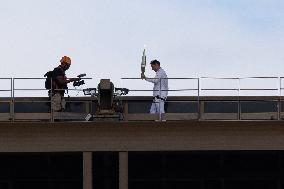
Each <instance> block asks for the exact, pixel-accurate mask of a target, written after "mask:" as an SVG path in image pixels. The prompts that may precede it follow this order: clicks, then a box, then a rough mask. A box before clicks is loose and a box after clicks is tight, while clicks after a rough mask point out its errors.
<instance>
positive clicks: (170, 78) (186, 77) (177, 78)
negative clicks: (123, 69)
mask: <svg viewBox="0 0 284 189" xmlns="http://www.w3.org/2000/svg"><path fill="white" fill-rule="evenodd" d="M121 79H141V78H140V77H123V78H121ZM147 79H196V80H197V79H199V78H196V77H184V78H182V77H172V78H150V77H148V78H147ZM141 80H142V79H141ZM143 80H144V79H143Z"/></svg>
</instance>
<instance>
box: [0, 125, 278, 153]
mask: <svg viewBox="0 0 284 189" xmlns="http://www.w3.org/2000/svg"><path fill="white" fill-rule="evenodd" d="M283 139H284V122H283V121H167V122H154V121H153V122H150V121H147V122H85V123H83V122H68V123H66V122H65V123H64V122H63V123H28V122H26V123H23V122H21V123H1V124H0V152H78V151H80V152H82V151H90V152H91V151H186V150H284V140H283Z"/></svg>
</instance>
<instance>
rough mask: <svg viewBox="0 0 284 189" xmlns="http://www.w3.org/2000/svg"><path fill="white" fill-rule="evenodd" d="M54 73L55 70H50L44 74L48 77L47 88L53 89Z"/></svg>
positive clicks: (46, 80)
mask: <svg viewBox="0 0 284 189" xmlns="http://www.w3.org/2000/svg"><path fill="white" fill-rule="evenodd" d="M52 74H53V71H48V72H46V74H44V77H46V79H45V88H46V89H48V90H50V89H51V81H52Z"/></svg>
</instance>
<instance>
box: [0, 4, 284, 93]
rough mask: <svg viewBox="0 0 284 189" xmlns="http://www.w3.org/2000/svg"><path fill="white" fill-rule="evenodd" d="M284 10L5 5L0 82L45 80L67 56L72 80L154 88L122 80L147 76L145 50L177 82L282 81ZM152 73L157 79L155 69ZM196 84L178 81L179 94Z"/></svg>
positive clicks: (0, 11)
mask: <svg viewBox="0 0 284 189" xmlns="http://www.w3.org/2000/svg"><path fill="white" fill-rule="evenodd" d="M283 10H284V1H282V0H237V1H236V0H155V1H153V0H119V1H118V0H80V1H79V0H77V1H75V0H60V1H59V0H25V1H21V0H9V1H4V0H0V24H1V30H0V62H1V65H2V66H1V69H0V74H1V76H0V77H8V78H18V77H36V78H37V77H43V75H44V74H45V73H46V72H47V71H49V70H52V69H53V68H54V67H56V66H58V65H59V60H60V59H61V57H62V56H64V55H67V56H70V57H71V59H72V65H71V67H70V69H69V70H68V71H67V72H66V74H67V76H68V77H75V76H76V75H78V74H80V73H86V74H87V76H88V77H91V78H93V79H92V80H87V81H86V83H87V84H86V85H85V86H84V87H82V88H86V87H96V86H97V84H98V83H99V81H100V79H104V78H109V79H111V81H112V82H113V83H114V84H115V86H117V87H127V88H130V89H151V88H152V84H150V83H147V82H145V81H141V80H122V79H121V78H125V77H130V78H137V77H140V63H141V56H142V51H143V48H144V46H146V54H147V60H148V63H149V61H150V60H152V59H158V60H159V61H160V62H161V66H162V67H163V68H164V70H165V71H166V72H167V75H168V77H170V78H181V77H182V78H184V77H186V78H188V77H254V76H273V77H282V76H284V74H283V71H284V64H283V62H284V53H283V50H284V11H283ZM146 75H147V76H148V77H154V75H155V73H154V72H153V71H152V70H151V68H150V66H149V64H148V65H147V67H146ZM42 81H43V80H42ZM42 81H41V82H42ZM2 82H3V81H2ZM28 82H30V83H29V85H31V86H32V88H41V87H43V86H41V85H42V84H41V83H36V82H35V81H30V80H29V81H28ZM28 82H26V81H25V82H23V81H17V84H15V86H17V87H21V88H25V87H24V86H26V85H27V83H28ZM204 82H205V80H204ZM231 82H234V81H229V82H228V83H227V84H224V85H222V86H226V87H227V86H231ZM209 83H210V82H209ZM258 83H261V84H263V83H265V82H263V81H262V80H260V81H258ZM268 83H269V84H268V85H269V86H270V85H271V83H270V81H269V82H268ZM272 83H273V87H274V85H275V86H276V87H277V85H278V80H277V81H275V80H274V81H272ZM275 83H276V84H275ZM207 85H209V84H207ZM236 85H237V84H236ZM256 85H257V84H256ZM263 85H264V84H263ZM210 86H212V85H210ZM244 86H245V85H244ZM195 87H196V82H195V81H188V80H171V81H170V89H173V90H174V89H188V88H195ZM204 87H206V84H204ZM216 87H218V86H216ZM234 87H235V84H234ZM263 87H266V86H263ZM283 87H284V86H283ZM71 88H72V87H71Z"/></svg>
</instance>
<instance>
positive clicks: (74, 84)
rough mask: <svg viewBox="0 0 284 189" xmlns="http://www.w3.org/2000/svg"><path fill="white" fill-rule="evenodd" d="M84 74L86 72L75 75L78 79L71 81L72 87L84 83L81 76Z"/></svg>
mask: <svg viewBox="0 0 284 189" xmlns="http://www.w3.org/2000/svg"><path fill="white" fill-rule="evenodd" d="M85 76H86V74H80V75H77V77H78V79H77V80H76V81H74V82H73V86H74V87H79V86H80V85H84V84H85V81H84V80H82V77H85Z"/></svg>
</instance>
